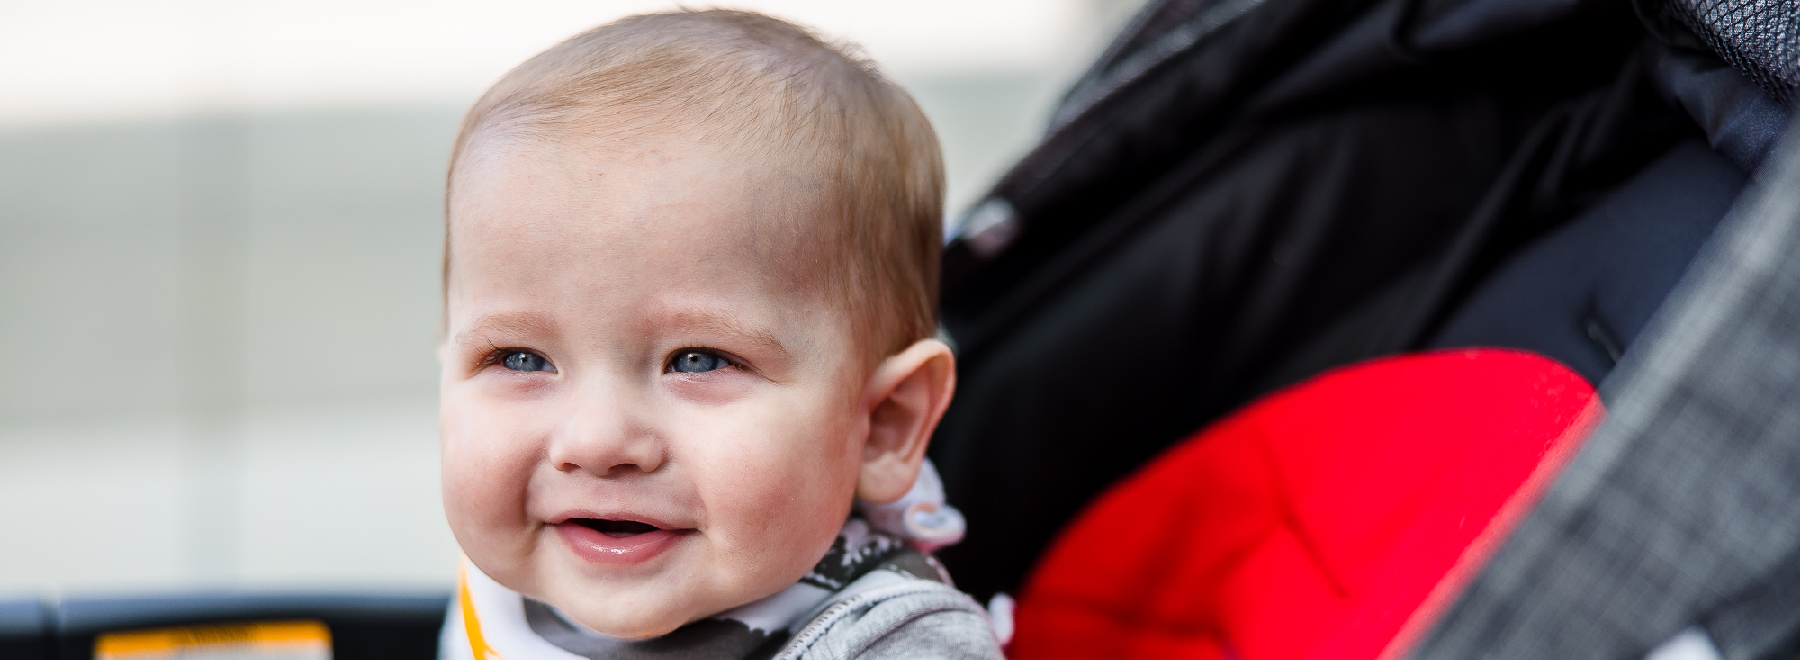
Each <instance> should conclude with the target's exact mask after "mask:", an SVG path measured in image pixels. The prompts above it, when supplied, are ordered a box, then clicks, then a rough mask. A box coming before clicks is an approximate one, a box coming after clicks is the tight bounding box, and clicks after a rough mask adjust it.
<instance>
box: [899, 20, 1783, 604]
mask: <svg viewBox="0 0 1800 660" xmlns="http://www.w3.org/2000/svg"><path fill="white" fill-rule="evenodd" d="M1643 4H1644V6H1643V7H1633V6H1632V5H1631V4H1630V3H1628V2H1625V1H1623V0H1437V1H1432V0H1424V1H1411V0H1361V1H1350V2H1345V1H1341V0H1339V1H1327V0H1165V1H1162V2H1154V3H1152V5H1151V6H1149V7H1148V8H1146V9H1145V10H1144V12H1143V13H1141V14H1140V15H1139V16H1138V17H1137V18H1136V19H1134V21H1133V23H1132V25H1131V26H1130V27H1128V28H1127V30H1126V32H1125V33H1124V34H1123V35H1122V36H1121V37H1120V38H1119V40H1118V41H1117V42H1116V43H1115V45H1114V46H1113V47H1112V48H1111V49H1110V50H1109V51H1108V53H1107V54H1106V55H1104V56H1102V58H1101V60H1100V61H1099V62H1098V63H1096V65H1095V66H1094V68H1093V69H1092V70H1091V71H1090V72H1089V73H1088V74H1087V75H1086V76H1085V77H1084V78H1083V80H1082V81H1080V82H1078V83H1077V84H1076V86H1075V88H1074V91H1072V92H1071V93H1070V95H1069V97H1068V99H1067V100H1066V101H1065V103H1064V106H1063V108H1062V109H1061V110H1060V111H1059V112H1058V113H1057V118H1056V120H1055V121H1054V125H1053V127H1052V130H1051V131H1050V133H1049V134H1048V135H1047V136H1046V137H1045V139H1044V141H1043V143H1042V144H1041V145H1040V146H1039V147H1038V148H1037V149H1036V150H1034V151H1033V152H1032V153H1030V154H1029V155H1027V156H1026V157H1025V158H1024V159H1023V160H1022V161H1021V162H1020V163H1019V164H1018V165H1017V166H1016V167H1015V168H1014V169H1013V170H1012V171H1011V172H1009V173H1008V174H1007V175H1006V176H1005V177H1004V178H1003V179H1002V180H1001V181H1000V182H999V183H998V184H997V185H996V187H995V188H994V190H993V192H992V193H991V195H990V196H989V198H988V199H987V200H985V201H984V202H983V203H981V204H980V205H978V206H977V207H976V209H974V211H973V212H972V213H971V214H970V215H969V216H967V218H966V220H965V225H964V230H963V232H964V233H963V234H962V235H960V236H959V237H957V238H956V239H954V240H952V241H951V242H950V243H949V244H948V245H947V246H946V249H945V254H944V278H943V282H944V285H943V287H944V288H943V292H942V307H943V323H944V327H945V330H946V331H947V332H948V334H949V336H950V338H951V339H952V340H953V342H954V343H955V345H956V347H957V350H958V358H959V367H958V369H959V371H958V378H959V391H958V394H957V398H956V401H955V402H954V403H953V404H952V406H951V408H950V410H949V412H948V413H947V414H946V416H945V418H944V420H943V422H942V424H941V425H940V427H939V429H938V432H937V434H936V437H935V438H934V440H933V444H932V448H931V456H932V458H933V460H934V462H935V463H936V464H937V466H938V469H939V471H940V472H941V474H942V475H943V477H944V482H945V487H946V490H947V491H948V495H949V499H950V501H951V502H952V503H954V504H956V505H957V506H958V507H959V508H961V509H962V511H963V513H964V514H965V515H966V516H967V517H968V520H969V535H968V537H967V538H966V539H965V540H964V541H963V542H962V544H960V545H957V546H953V547H951V548H947V549H945V550H944V551H943V552H942V553H941V558H942V559H943V561H944V563H945V564H946V565H947V566H948V568H949V569H950V571H951V574H952V575H953V576H955V578H956V580H957V582H958V585H959V586H961V587H963V588H965V589H967V590H969V591H971V592H972V593H975V594H976V595H977V596H983V597H985V596H986V595H988V594H990V593H992V592H994V591H1000V590H1014V589H1016V588H1017V587H1018V586H1019V581H1020V579H1021V578H1022V577H1023V575H1024V574H1025V572H1026V571H1027V570H1028V569H1029V568H1030V566H1031V565H1032V564H1033V563H1035V561H1036V559H1037V555H1038V553H1039V552H1040V551H1041V550H1042V548H1043V547H1044V546H1045V545H1046V544H1048V543H1049V541H1050V540H1051V538H1052V537H1053V536H1054V534H1055V533H1056V532H1057V530H1058V529H1059V528H1060V527H1061V526H1062V525H1063V523H1064V522H1065V521H1067V520H1068V519H1069V518H1071V517H1072V516H1073V515H1074V514H1075V513H1076V512H1077V511H1078V510H1079V509H1080V508H1081V507H1082V506H1083V505H1085V504H1086V503H1087V502H1088V501H1089V500H1090V499H1091V498H1092V497H1093V496H1094V495H1095V494H1097V493H1098V492H1099V491H1100V490H1101V489H1103V488H1105V487H1106V486H1107V485H1108V484H1110V483H1112V482H1113V481H1115V480H1116V479H1118V478H1120V477H1122V476H1124V475H1126V474H1128V473H1130V472H1131V471H1132V470H1135V469H1136V468H1137V467H1138V466H1140V465H1142V464H1143V463H1144V462H1145V461H1147V460H1149V459H1150V458H1151V457H1153V456H1155V455H1156V454H1157V453H1158V452H1160V451H1161V450H1163V449H1164V448H1165V447H1167V446H1168V445H1169V444H1170V443H1172V442H1174V441H1175V440H1177V439H1179V438H1181V437H1183V436H1185V435H1187V434H1188V433H1191V432H1193V431H1194V430H1195V429H1198V428H1200V427H1201V426H1203V425H1204V424H1206V423H1207V422H1210V421H1212V420H1214V419H1216V418H1217V417H1219V416H1220V415H1222V414H1224V413H1226V412H1229V411H1230V410H1232V409H1233V408H1236V407H1237V406H1239V405H1242V404H1243V403H1246V402H1248V401H1249V400H1251V399H1253V398H1255V397H1257V396H1260V395H1262V394H1265V393H1268V392H1270V391H1272V390H1274V389H1277V388H1279V387H1282V386H1284V385H1287V384H1290V383H1293V382H1296V381H1299V380H1302V379H1304V378H1307V377H1310V376H1312V375H1315V374H1317V373H1319V372H1320V371H1323V370H1325V369H1329V368H1331V367H1334V366H1339V365H1343V364H1348V363H1351V362H1355V361H1358V360H1362V359H1366V358H1369V357H1374V356H1379V355H1385V354H1392V353H1396V352H1401V351H1406V350H1415V349H1419V348H1424V347H1428V346H1455V345H1471V344H1480V345H1499V346H1517V347H1524V348H1535V349H1537V350H1540V351H1545V352H1548V353H1550V354H1551V355H1552V357H1556V358H1558V359H1561V360H1563V361H1565V362H1570V363H1571V364H1576V365H1577V367H1578V368H1579V369H1580V370H1581V371H1582V372H1583V373H1584V374H1585V375H1588V377H1590V378H1594V379H1601V378H1604V376H1605V375H1606V373H1607V372H1608V371H1609V370H1610V367H1611V363H1612V361H1613V360H1615V359H1617V358H1618V357H1619V356H1622V355H1624V354H1625V353H1626V352H1628V350H1629V348H1630V343H1631V341H1632V338H1633V337H1634V336H1635V335H1636V333H1637V329H1638V328H1639V327H1641V326H1642V324H1643V322H1644V319H1645V318H1647V317H1648V314H1649V312H1648V310H1652V309H1655V307H1656V306H1657V305H1658V304H1660V301H1661V300H1662V299H1663V297H1664V295H1665V294H1666V293H1667V291H1668V290H1669V287H1671V286H1673V284H1674V281H1675V279H1677V278H1678V277H1679V274H1680V273H1681V272H1682V271H1683V269H1685V267H1686V264H1687V261H1688V259H1689V258H1690V257H1691V255H1692V254H1693V253H1694V252H1695V251H1696V250H1698V249H1699V245H1700V243H1701V242H1703V241H1704V240H1705V238H1706V236H1707V233H1708V232H1709V231H1710V228H1711V226H1712V225H1713V224H1714V223H1716V222H1717V221H1718V218H1719V217H1720V215H1722V214H1723V213H1724V210H1725V208H1726V207H1728V206H1729V204H1730V203H1731V200H1732V199H1734V198H1735V197H1736V187H1741V184H1742V181H1743V180H1744V178H1745V176H1746V173H1747V172H1753V171H1754V170H1755V169H1756V167H1757V166H1758V165H1759V161H1760V159H1761V158H1762V157H1763V154H1764V152H1765V151H1766V149H1767V148H1768V144H1767V142H1768V140H1769V139H1772V138H1770V136H1771V135H1773V132H1772V131H1770V130H1769V127H1771V126H1775V125H1778V124H1779V123H1782V122H1785V108H1784V107H1783V106H1781V105H1780V104H1779V103H1774V102H1771V101H1770V100H1769V98H1768V97H1767V96H1766V95H1765V93H1764V92H1762V91H1759V90H1758V88H1757V86H1756V84H1755V83H1753V82H1749V81H1748V79H1747V78H1745V77H1744V76H1743V75H1742V74H1741V73H1739V72H1736V71H1734V70H1732V69H1730V68H1729V67H1727V66H1726V65H1725V64H1724V63H1723V62H1722V61H1720V60H1719V58H1718V57H1717V56H1716V55H1714V54H1712V53H1710V52H1708V51H1706V50H1705V49H1706V48H1707V46H1706V44H1705V43H1703V42H1702V41H1701V40H1700V39H1699V38H1697V37H1694V36H1693V35H1692V34H1690V33H1688V32H1686V28H1684V27H1682V25H1683V23H1682V22H1681V21H1680V20H1676V19H1674V18H1670V17H1669V12H1668V11H1665V9H1666V8H1664V7H1663V6H1661V5H1657V4H1655V0H1644V3H1643ZM1665 19H1666V20H1665ZM1771 118H1774V119H1771ZM1701 139H1705V140H1706V144H1707V145H1708V146H1710V147H1711V149H1712V150H1713V151H1715V152H1717V153H1718V154H1719V155H1723V156H1725V158H1723V159H1721V158H1718V157H1716V156H1711V155H1707V154H1704V153H1701V151H1704V149H1700V151H1696V148H1697V147H1696V145H1698V144H1700V142H1699V140H1701ZM1653 163H1657V164H1658V165H1657V167H1651V166H1652V164H1653ZM1647 168H1648V169H1647ZM1690 186H1691V187H1692V189H1689V187H1690ZM1659 196H1660V197H1659ZM1671 199H1672V200H1675V203H1665V202H1668V201H1669V200H1671ZM1646 209H1649V212H1648V214H1647V215H1643V214H1640V212H1642V211H1645V210H1646ZM1558 273H1561V274H1562V275H1563V276H1564V277H1562V278H1559V277H1558V276H1557V274H1558ZM1546 292H1554V295H1542V294H1545V293H1546ZM1512 316H1517V317H1518V318H1521V319H1522V318H1526V317H1529V318H1535V319H1539V320H1541V321H1542V323H1544V324H1547V325H1541V326H1540V325H1536V324H1523V325H1527V326H1529V327H1528V328H1526V329H1527V330H1528V331H1527V332H1510V331H1506V330H1505V329H1504V328H1500V327H1498V325H1496V322H1497V321H1499V320H1503V319H1507V318H1512ZM1552 325H1553V326H1554V327H1552ZM1540 331H1546V332H1553V333H1561V334H1558V335H1556V336H1554V337H1551V339H1552V340H1553V341H1550V342H1549V343H1545V341H1542V340H1543V339H1544V338H1543V337H1539V336H1537V335H1539V334H1542V333H1541V332H1540ZM1571 337H1572V338H1573V339H1571ZM1596 351H1597V353H1596Z"/></svg>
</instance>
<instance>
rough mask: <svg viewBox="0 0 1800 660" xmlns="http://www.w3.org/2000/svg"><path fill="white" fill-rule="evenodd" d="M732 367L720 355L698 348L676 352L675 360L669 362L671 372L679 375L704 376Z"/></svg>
mask: <svg viewBox="0 0 1800 660" xmlns="http://www.w3.org/2000/svg"><path fill="white" fill-rule="evenodd" d="M729 366H731V362H729V361H727V360H726V359H725V358H724V357H721V356H720V355H719V354H718V353H714V352H712V351H705V350H700V349H696V348H684V349H682V350H679V351H676V352H675V359H673V360H670V361H669V371H673V372H675V373H679V374H703V373H706V372H708V371H717V370H719V369H724V368H726V367H729Z"/></svg>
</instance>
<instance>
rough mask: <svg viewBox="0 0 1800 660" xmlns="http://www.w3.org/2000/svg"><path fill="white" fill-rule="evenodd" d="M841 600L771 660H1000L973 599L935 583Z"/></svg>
mask: <svg viewBox="0 0 1800 660" xmlns="http://www.w3.org/2000/svg"><path fill="white" fill-rule="evenodd" d="M850 591H852V592H860V593H861V595H860V596H859V597H856V598H852V599H847V600H840V601H837V602H834V603H832V604H831V605H829V606H827V607H826V608H825V610H824V611H822V612H820V613H819V614H818V615H816V616H815V617H813V620H812V621H810V622H808V623H807V625H806V626H805V627H804V628H802V629H801V630H800V632H799V633H796V634H795V635H794V639H793V640H792V641H790V642H788V645H787V646H786V647H784V648H783V649H781V652H780V653H778V654H776V656H775V658H776V660H848V659H850V658H856V659H857V660H890V659H899V658H944V659H959V660H1001V659H1002V658H1004V657H1005V656H1004V655H1003V654H1002V653H1001V651H1000V643H999V640H998V639H996V638H995V637H994V629H993V626H992V625H991V624H989V623H988V619H987V614H986V612H985V611H984V610H983V609H982V608H981V606H980V605H979V604H977V603H976V602H975V600H974V599H972V598H969V597H968V595H966V594H964V593H962V592H960V591H957V590H956V589H954V588H952V587H950V586H948V585H944V584H940V583H935V582H926V581H922V580H910V581H907V582H905V583H900V584H895V585H892V586H890V587H886V588H876V589H872V590H860V589H854V588H853V589H851V590H850Z"/></svg>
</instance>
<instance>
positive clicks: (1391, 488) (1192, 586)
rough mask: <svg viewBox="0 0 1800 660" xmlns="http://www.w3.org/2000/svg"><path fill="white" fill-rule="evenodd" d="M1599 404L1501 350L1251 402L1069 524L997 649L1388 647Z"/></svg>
mask: <svg viewBox="0 0 1800 660" xmlns="http://www.w3.org/2000/svg"><path fill="white" fill-rule="evenodd" d="M1600 416H1601V407H1600V403H1599V398H1598V397H1597V396H1596V395H1595V392H1594V390H1593V388H1592V387H1591V386H1589V385H1588V384H1587V382H1586V381H1585V380H1583V379H1582V378H1581V377H1580V376H1579V375H1576V374H1575V373H1574V372H1572V371H1570V370H1569V369H1567V368H1565V367H1563V366H1562V365H1560V364H1557V363H1556V362H1554V361H1551V360H1549V359H1546V358H1543V357H1540V356H1537V355H1533V354H1530V353H1524V352H1519V351H1512V350H1497V349H1474V350H1451V351H1442V352H1435V353H1427V354H1420V355H1410V356H1402V357H1394V358H1385V359H1380V360H1375V361H1371V362H1366V363H1363V364H1360V365H1356V366H1352V367H1347V368H1343V369H1339V370H1336V371H1333V372H1329V373H1326V374H1324V375H1321V376H1319V377H1317V378H1315V379H1313V380H1311V381H1308V382H1306V383H1303V384H1301V385H1298V386H1295V387H1293V388H1290V389H1288V390H1285V391H1282V392H1279V393H1276V394H1274V395H1271V396H1269V397H1266V398H1264V399H1263V400H1261V401H1259V402H1257V403H1255V404H1253V405H1251V406H1249V407H1248V408H1246V409H1244V410H1242V411H1240V412H1238V413H1236V414H1234V415H1232V416H1231V417H1228V418H1226V419H1224V420H1222V421H1220V422H1219V423H1217V424H1214V425H1212V426H1211V427H1209V428H1207V429H1204V430H1202V431H1201V432H1200V433H1197V434H1195V435H1194V436H1191V437H1189V438H1188V439H1187V440H1185V441H1183V442H1182V443H1181V444H1178V445H1177V446H1175V448H1173V449H1171V450H1170V451H1169V452H1168V453H1166V454H1164V455H1163V456H1161V457H1159V458H1158V459H1157V460H1155V461H1154V462H1152V463H1151V464H1150V465H1148V466H1147V467H1145V468H1144V469H1143V470H1141V471H1139V472H1138V473H1137V474H1135V475H1133V476H1131V477H1128V478H1127V479H1126V480H1125V481H1123V482H1121V483H1119V484H1117V485H1115V486H1114V487H1112V489H1111V490H1110V491H1108V492H1107V493H1106V494H1105V495H1103V496H1102V497H1101V498H1100V499H1098V500H1097V501H1096V502H1095V503H1094V504H1093V505H1092V506H1090V507H1089V508H1088V509H1087V510H1086V511H1085V512H1084V513H1083V514H1082V515H1081V516H1079V517H1078V518H1076V520H1075V521H1074V522H1073V523H1072V524H1071V525H1070V526H1069V527H1067V528H1066V529H1065V530H1064V532H1063V533H1062V535H1061V537H1060V538H1059V539H1058V540H1057V541H1056V542H1055V543H1054V544H1053V545H1052V546H1051V548H1050V550H1049V551H1048V552H1047V553H1046V554H1045V556H1044V559H1043V561H1042V562H1041V563H1040V564H1039V565H1038V567H1037V569H1036V571H1035V572H1034V573H1033V574H1032V575H1031V577H1030V578H1029V580H1028V581H1027V583H1026V586H1025V588H1024V589H1023V591H1022V593H1021V597H1020V599H1019V605H1018V610H1017V613H1016V615H1015V625H1016V634H1015V635H1014V637H1013V641H1012V644H1011V646H1010V648H1009V655H1010V656H1012V657H1013V658H1016V659H1020V660H1038V659H1045V658H1096V657H1109V658H1220V659H1224V658H1241V659H1243V660H1286V659H1299V658H1332V659H1349V660H1356V659H1364V658H1377V657H1398V656H1399V654H1401V653H1404V652H1405V651H1406V650H1407V648H1409V647H1410V645H1411V643H1412V642H1414V641H1416V638H1417V636H1418V635H1419V634H1421V633H1422V632H1423V631H1424V630H1425V628H1426V627H1427V626H1429V625H1430V623H1431V622H1432V620H1434V619H1435V618H1436V616H1437V615H1438V614H1439V613H1440V612H1441V610H1442V609H1443V608H1444V607H1446V606H1448V605H1449V603H1450V602H1451V600H1453V598H1454V596H1455V594H1456V591H1457V590H1458V589H1459V588H1460V587H1461V585H1462V584H1463V583H1464V582H1465V581H1466V580H1467V578H1468V577H1470V576H1471V574H1472V572H1473V571H1475V570H1476V569H1478V568H1479V567H1480V565H1481V563H1482V561H1483V560H1484V559H1485V558H1486V556H1487V555H1488V554H1489V553H1490V552H1491V551H1492V549H1493V548H1494V546H1495V545H1496V544H1497V543H1498V542H1499V541H1500V540H1502V539H1504V538H1505V536H1506V533H1507V532H1508V531H1510V530H1511V529H1512V527H1513V525H1514V523H1516V522H1517V521H1518V519H1519V518H1520V516H1522V515H1523V514H1524V513H1525V512H1526V511H1528V510H1529V509H1530V507H1531V505H1532V504H1534V503H1535V502H1536V500H1537V497H1538V496H1539V495H1540V494H1542V492H1543V490H1544V488H1545V487H1547V486H1548V484H1549V482H1550V480H1551V479H1552V478H1553V477H1554V476H1555V474H1556V472H1557V471H1558V469H1559V468H1560V467H1561V465H1562V463H1563V462H1564V459H1565V458H1566V457H1567V456H1569V455H1570V454H1572V453H1573V451H1574V450H1575V449H1576V448H1577V447H1578V446H1579V445H1580V442H1581V440H1582V438H1583V437H1584V436H1585V435H1586V432H1587V431H1588V430H1589V429H1591V428H1592V426H1593V425H1594V423H1595V422H1597V421H1598V420H1599V418H1600ZM1104 450H1105V447H1104V444H1103V443H1099V444H1096V446H1095V451H1104Z"/></svg>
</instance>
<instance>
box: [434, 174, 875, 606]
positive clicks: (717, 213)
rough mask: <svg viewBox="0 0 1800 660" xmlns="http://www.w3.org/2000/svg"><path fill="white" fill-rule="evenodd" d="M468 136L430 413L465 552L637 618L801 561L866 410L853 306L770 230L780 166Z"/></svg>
mask: <svg viewBox="0 0 1800 660" xmlns="http://www.w3.org/2000/svg"><path fill="white" fill-rule="evenodd" d="M473 156H475V157H474V158H468V159H466V160H465V165H464V166H462V167H461V168H460V169H459V173H458V179H457V181H456V183H455V186H456V191H457V192H456V196H455V198H454V200H453V201H452V206H451V209H450V216H451V236H452V240H451V249H452V253H451V255H450V264H451V271H450V278H449V283H448V290H447V301H446V305H447V310H446V313H447V316H448V328H447V333H446V339H445V344H444V346H443V347H442V349H441V355H442V361H443V374H442V383H441V396H442V401H441V412H440V419H439V434H440V437H441V441H442V449H443V487H444V504H445V510H446V514H447V516H448V518H449V522H450V527H451V529H452V530H453V531H454V532H455V535H456V539H457V541H458V543H460V544H461V546H462V549H463V551H464V552H465V553H466V554H467V555H468V557H469V559H470V560H472V561H473V562H474V563H475V565H476V566H478V567H479V568H480V569H481V570H482V571H483V572H484V573H486V574H487V575H489V576H490V577H492V578H494V579H495V580H497V581H499V582H500V583H501V584H503V585H506V586H507V587H510V588H512V589H514V590H516V591H519V592H521V593H523V594H525V595H528V596H531V597H534V598H538V599H540V600H543V601H545V602H548V603H550V604H552V605H554V606H556V607H557V608H559V609H560V610H561V611H563V612H564V613H565V614H567V615H568V616H570V617H571V618H573V619H574V620H575V621H576V622H578V623H581V624H582V625H584V626H587V627H589V628H592V629H593V630H595V631H597V632H600V633H603V634H607V635H612V636H616V637H624V638H642V637H648V636H652V635H659V634H663V633H666V632H669V631H670V630H673V629H674V628H676V627H678V626H680V625H682V624H684V623H687V622H689V621H692V620H695V619H698V618H702V617H705V616H708V615H711V614H715V613H718V612H720V611H723V610H726V609H729V608H731V607H735V606H737V605H742V604H745V603H748V602H750V601H753V600H756V599H759V598H762V597H764V596H767V595H770V594H773V593H774V592H776V591H779V590H781V589H782V588H784V587H786V586H787V585H789V584H791V583H793V582H794V581H796V580H798V579H799V578H800V577H801V575H803V574H804V573H805V572H806V570H807V569H808V568H810V567H811V566H812V564H813V563H814V562H816V561H817V560H818V558H819V557H820V556H822V555H823V554H824V552H825V550H826V549H827V547H829V546H830V544H831V541H832V539H833V538H834V537H835V536H836V534H837V532H838V529H839V527H840V526H841V525H842V523H843V521H844V519H845V517H846V516H847V515H848V512H849V507H850V504H851V500H852V497H853V494H854V493H855V491H856V484H857V475H858V467H859V464H860V462H861V453H862V442H863V440H862V439H863V438H864V437H865V436H866V435H867V433H868V424H869V422H868V416H867V413H868V409H867V404H866V402H864V401H863V394H864V386H863V385H864V383H863V382H861V381H862V380H863V379H864V378H865V376H864V374H863V371H864V367H863V366H862V365H861V361H860V360H859V359H857V358H856V355H857V354H856V347H855V345H854V342H853V341H852V336H851V330H850V328H851V325H850V322H849V319H848V318H847V316H846V314H845V313H844V312H843V311H842V310H840V309H838V308H837V306H835V305H832V304H828V303H827V302H826V298H825V297H823V296H821V295H818V294H817V292H815V291H807V290H804V289H806V288H807V287H798V286H795V285H793V284H792V283H790V282H785V281H778V280H779V278H775V277H773V276H771V275H769V273H770V272H771V270H772V268H771V266H770V263H771V262H770V261H769V260H770V259H780V258H783V257H787V258H798V257H797V255H795V254H794V252H795V250H794V249H793V247H794V246H793V245H791V241H790V244H789V245H786V246H785V248H786V249H785V250H784V246H783V245H782V244H781V243H782V241H780V240H777V239H775V238H774V237H777V236H783V235H791V234H788V233H786V232H783V231H781V230H780V228H782V227H790V228H791V227H793V225H792V224H791V222H790V220H791V219H790V218H786V217H784V214H789V213H791V212H793V210H794V209H795V208H797V207H796V205H795V204H792V203H790V202H789V200H788V199H786V197H787V196H785V195H783V194H782V193H783V186H781V185H779V182H776V181H772V180H770V179H769V178H768V177H767V176H765V175H763V174H762V172H761V171H759V168H757V167H755V164H754V163H746V162H744V160H743V159H739V158H732V157H730V156H727V155H724V154H720V153H718V152H716V151H712V150H708V149H706V148H703V147H702V146H698V145H696V144H693V143H689V142H681V141H677V140H667V141H663V142H660V143H650V144H645V145H641V146H639V147H632V148H615V149H612V150H610V151H601V150H598V149H593V148H587V149H584V148H581V147H580V145H579V144H577V145H574V146H565V147H521V148H510V149H495V150H478V151H477V152H475V153H474V154H473ZM859 412H860V413H861V414H859Z"/></svg>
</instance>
